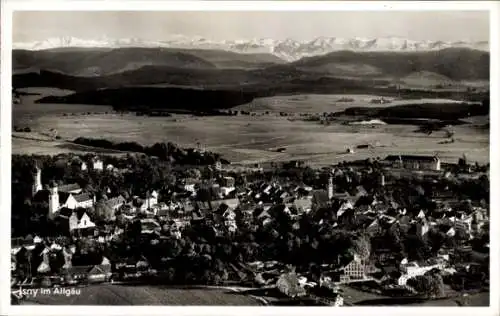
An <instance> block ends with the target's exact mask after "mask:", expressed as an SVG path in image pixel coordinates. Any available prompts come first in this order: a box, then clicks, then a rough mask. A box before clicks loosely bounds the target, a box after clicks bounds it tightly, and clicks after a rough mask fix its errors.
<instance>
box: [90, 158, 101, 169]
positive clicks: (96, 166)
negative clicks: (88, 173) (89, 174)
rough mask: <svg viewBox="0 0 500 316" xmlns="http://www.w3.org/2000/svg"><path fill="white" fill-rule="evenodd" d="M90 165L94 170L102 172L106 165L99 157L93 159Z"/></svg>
mask: <svg viewBox="0 0 500 316" xmlns="http://www.w3.org/2000/svg"><path fill="white" fill-rule="evenodd" d="M90 165H91V168H92V169H93V170H97V171H102V170H103V169H104V163H103V162H102V160H101V159H99V158H98V157H93V158H92V159H91V160H90Z"/></svg>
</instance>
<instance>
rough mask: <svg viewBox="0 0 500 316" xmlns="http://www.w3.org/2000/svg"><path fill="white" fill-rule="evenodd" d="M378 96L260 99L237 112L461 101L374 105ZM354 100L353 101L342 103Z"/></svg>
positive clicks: (337, 109)
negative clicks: (373, 101)
mask: <svg viewBox="0 0 500 316" xmlns="http://www.w3.org/2000/svg"><path fill="white" fill-rule="evenodd" d="M380 98H381V97H380V96H376V95H349V94H330V95H324V94H303V95H290V96H279V97H268V98H259V99H256V100H254V101H253V102H251V103H248V104H244V105H240V106H238V107H236V108H235V109H237V110H243V111H254V112H265V111H270V112H287V113H297V112H299V113H323V112H328V113H330V112H341V111H344V110H346V109H348V108H351V107H376V108H379V107H390V106H395V105H405V104H413V103H456V102H459V101H455V100H446V99H419V100H400V99H396V98H394V97H384V99H385V100H390V101H392V102H390V103H385V104H374V103H371V102H370V101H371V100H373V99H380ZM342 99H352V101H342Z"/></svg>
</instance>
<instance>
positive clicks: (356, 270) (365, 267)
mask: <svg viewBox="0 0 500 316" xmlns="http://www.w3.org/2000/svg"><path fill="white" fill-rule="evenodd" d="M341 270H342V271H343V274H341V276H340V282H349V281H352V280H364V279H366V278H367V274H368V273H369V272H370V270H369V264H368V262H367V260H365V259H361V258H359V257H358V256H357V255H355V256H354V258H353V259H352V260H351V262H349V263H348V264H347V265H345V266H344V267H343V268H342V269H341Z"/></svg>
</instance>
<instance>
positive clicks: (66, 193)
mask: <svg viewBox="0 0 500 316" xmlns="http://www.w3.org/2000/svg"><path fill="white" fill-rule="evenodd" d="M36 177H37V178H38V175H37V176H36ZM37 181H38V180H37ZM35 189H38V185H36V186H35ZM35 189H34V190H35ZM33 201H34V202H48V204H49V217H51V218H53V217H54V216H55V214H56V212H57V211H59V210H60V209H61V208H65V207H66V208H69V209H76V208H79V207H83V208H88V207H92V206H93V205H94V199H93V198H92V197H91V196H90V194H88V193H82V188H81V187H80V186H79V185H78V184H76V183H75V184H66V185H62V186H58V185H57V184H56V183H55V182H54V183H52V184H51V185H50V186H49V188H48V189H45V190H38V191H37V192H36V193H35V194H34V196H33Z"/></svg>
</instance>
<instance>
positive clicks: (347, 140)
mask: <svg viewBox="0 0 500 316" xmlns="http://www.w3.org/2000/svg"><path fill="white" fill-rule="evenodd" d="M340 97H349V98H351V97H352V98H354V99H355V101H354V102H337V101H336V100H338V99H340ZM375 97H376V96H345V95H344V96H338V95H333V96H324V95H299V96H290V97H288V96H286V97H279V98H278V97H273V98H265V99H260V100H256V101H254V102H261V104H260V105H259V106H260V108H259V109H255V108H256V106H255V104H253V105H252V104H249V105H244V106H242V107H246V110H252V109H255V111H261V112H262V111H270V112H271V113H269V115H260V116H242V115H239V116H232V117H224V116H207V117H194V116H191V115H173V116H172V117H145V116H136V115H135V114H117V113H108V114H104V112H106V111H109V110H110V109H109V108H108V107H102V106H101V107H95V106H92V108H88V106H86V105H83V106H80V105H73V104H72V105H61V104H57V105H51V104H34V103H33V102H32V100H31V99H29V100H26V99H25V98H26V97H23V99H22V102H21V104H17V105H14V110H13V115H14V121H15V122H16V121H17V122H23V121H26V116H25V115H24V114H23V113H25V112H26V111H27V110H26V109H29V108H31V109H33V108H35V109H36V110H35V111H33V110H30V111H28V112H29V114H30V115H29V117H30V119H29V120H28V122H29V126H30V127H31V129H32V130H33V132H34V133H35V134H36V133H47V131H49V130H50V129H52V128H54V129H56V130H57V132H58V135H59V136H60V137H61V139H62V140H73V139H75V138H77V137H80V136H82V137H87V138H105V139H108V140H110V141H122V142H123V141H135V142H138V143H140V144H142V145H151V144H153V143H155V142H167V141H171V142H174V143H177V144H179V145H181V146H185V147H196V146H198V145H199V146H201V147H203V148H204V149H207V150H210V151H215V152H219V153H221V154H222V156H223V157H224V158H226V159H228V160H230V161H231V162H238V163H256V162H263V161H284V160H291V159H297V160H307V161H308V162H309V163H310V164H312V165H328V164H332V163H336V162H339V161H344V160H346V161H348V160H356V159H365V158H369V157H381V158H383V157H385V156H386V155H389V154H399V153H403V154H404V153H407V154H409V153H411V154H422V155H433V154H438V155H439V156H440V157H441V159H442V160H443V161H446V162H456V161H457V160H458V158H460V157H462V156H463V154H466V155H467V157H468V159H469V160H471V161H478V162H480V163H487V162H489V129H484V128H483V129H481V128H477V127H475V126H474V125H473V124H465V125H461V126H455V127H453V132H454V138H455V142H454V143H449V144H440V142H442V141H443V140H444V139H446V135H445V133H444V132H435V133H432V134H431V135H427V134H423V133H415V130H416V129H417V128H416V127H415V126H411V125H377V126H372V125H363V126H360V125H357V126H349V125H341V124H330V125H321V124H318V123H317V122H305V121H302V120H298V119H297V120H294V119H291V118H289V117H282V116H280V115H279V112H281V111H286V112H300V113H304V112H308V111H310V112H313V111H314V112H326V111H328V112H330V111H332V112H333V111H339V110H342V108H345V107H351V106H360V105H363V106H365V105H367V106H370V100H371V99H372V98H375ZM30 98H31V96H30ZM394 102H407V101H394ZM394 102H393V103H389V104H385V105H383V106H388V105H394V104H395V103H394ZM450 102H451V101H450ZM376 106H381V105H380V104H379V105H376ZM91 109H92V110H91ZM93 111H96V112H99V113H100V114H90V115H89V114H87V113H86V112H92V113H94V112H93ZM70 112H78V113H85V114H84V115H75V116H72V115H68V114H67V113H70ZM64 113H66V115H65V114H64ZM14 124H15V123H14ZM17 136H19V137H21V135H17ZM26 138H30V137H25V138H18V137H14V138H13V145H12V146H13V153H27V154H37V153H44V154H50V153H52V154H54V153H58V152H64V151H66V152H68V151H71V152H78V151H80V149H78V148H74V147H72V148H69V147H68V146H67V143H66V144H65V143H63V142H60V141H59V142H58V141H52V142H51V141H36V140H30V139H26ZM366 144H369V145H372V146H371V147H370V148H366V149H356V146H358V145H366ZM278 148H285V149H286V150H285V151H284V152H277V149H278ZM347 148H353V149H354V153H353V154H346V150H347ZM81 151H91V150H87V149H85V148H81Z"/></svg>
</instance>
